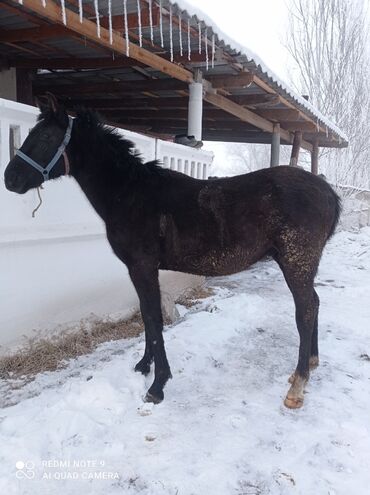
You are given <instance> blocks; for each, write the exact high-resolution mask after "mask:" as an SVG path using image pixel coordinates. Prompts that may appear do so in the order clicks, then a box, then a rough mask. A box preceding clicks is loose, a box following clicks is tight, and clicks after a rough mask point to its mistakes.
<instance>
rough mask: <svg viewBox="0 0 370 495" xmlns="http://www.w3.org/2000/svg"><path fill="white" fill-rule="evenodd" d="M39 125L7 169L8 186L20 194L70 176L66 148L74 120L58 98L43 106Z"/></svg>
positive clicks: (52, 98) (53, 98)
mask: <svg viewBox="0 0 370 495" xmlns="http://www.w3.org/2000/svg"><path fill="white" fill-rule="evenodd" d="M39 108H40V110H41V114H40V117H39V122H38V123H37V124H36V125H35V127H34V128H33V129H32V130H31V132H30V133H29V135H28V136H27V138H26V140H25V141H24V143H23V144H22V146H21V148H20V149H19V150H17V151H16V155H15V156H14V158H13V159H12V160H10V162H9V164H8V166H7V167H6V169H5V173H4V179H5V186H6V188H7V189H9V191H13V192H16V193H19V194H24V193H25V192H27V191H29V190H30V189H33V188H35V187H39V186H40V185H41V184H42V183H43V182H44V181H45V180H48V179H56V178H57V177H60V176H61V175H63V174H68V173H69V160H68V154H67V151H66V148H67V146H68V143H69V139H70V135H71V131H72V122H73V121H72V119H71V118H70V117H68V115H67V112H66V111H65V109H64V108H63V107H62V106H60V105H59V104H58V102H57V101H56V99H55V97H54V96H52V95H50V94H49V95H48V99H47V103H46V104H40V105H39Z"/></svg>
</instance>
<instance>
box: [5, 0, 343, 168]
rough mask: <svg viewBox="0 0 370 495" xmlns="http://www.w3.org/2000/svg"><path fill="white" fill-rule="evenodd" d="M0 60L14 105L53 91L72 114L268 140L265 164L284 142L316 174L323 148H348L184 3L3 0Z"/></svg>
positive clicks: (146, 129) (303, 102) (148, 130)
mask: <svg viewBox="0 0 370 495" xmlns="http://www.w3.org/2000/svg"><path fill="white" fill-rule="evenodd" d="M0 69H1V71H2V72H1V73H0V77H2V79H1V80H2V81H4V80H5V79H6V78H7V80H8V81H13V83H12V82H10V83H9V82H8V83H7V88H8V90H9V91H11V89H12V88H13V92H14V95H15V97H14V96H13V97H14V99H16V100H17V101H19V102H22V103H28V104H32V103H33V101H34V97H35V96H38V95H41V94H44V93H45V92H46V91H50V92H52V93H54V94H55V95H56V96H57V97H58V98H59V99H60V100H62V101H63V102H64V104H65V105H66V107H67V109H68V110H70V111H73V109H74V108H75V107H76V106H78V105H81V104H83V105H86V106H89V107H92V108H96V109H98V110H99V112H100V113H101V114H102V115H103V116H104V117H105V119H106V121H107V122H108V123H110V124H112V125H115V126H117V127H122V128H126V129H129V130H133V131H136V132H141V133H144V134H148V135H152V136H156V137H160V138H162V139H171V138H173V137H174V136H176V135H179V134H185V135H194V136H195V138H196V139H197V140H201V139H203V140H208V141H226V142H241V143H265V144H269V143H270V144H271V165H272V166H274V165H278V164H279V147H280V144H284V145H292V156H291V165H296V164H297V160H298V154H299V149H300V148H304V149H306V150H308V151H310V152H311V156H312V172H314V173H317V171H318V149H319V147H336V148H341V147H346V146H347V145H348V143H347V138H346V136H345V135H344V134H343V132H341V130H340V129H338V128H337V127H336V126H335V124H333V123H332V122H331V121H330V120H328V119H327V118H326V117H325V116H323V115H322V114H321V113H320V112H319V111H318V110H317V109H315V108H314V107H313V106H312V105H311V104H310V103H309V102H308V101H307V99H305V98H304V97H302V96H300V95H298V94H296V93H294V92H293V91H292V90H291V89H290V88H289V87H288V86H287V85H286V84H285V83H283V82H282V81H280V80H279V78H278V77H277V76H276V75H275V74H274V73H273V72H272V71H271V70H270V69H269V68H268V67H267V66H266V65H265V64H264V63H263V62H262V61H261V60H260V59H259V58H258V57H257V56H256V55H255V54H253V53H251V52H249V51H248V50H247V49H246V48H244V47H242V46H240V45H239V44H238V43H236V42H235V41H233V40H231V39H229V38H228V37H227V36H226V35H225V34H223V33H222V32H221V31H220V30H219V29H218V28H217V26H215V24H214V23H213V21H212V20H210V19H209V18H208V17H207V16H206V15H205V14H203V13H200V12H199V11H196V9H194V7H192V6H191V5H189V4H188V3H187V2H185V1H184V0H178V1H177V2H173V1H169V0H2V2H1V5H0ZM4 86H5V84H4V83H3V87H4ZM9 88H10V89H9ZM1 92H2V94H1ZM0 96H3V97H7V95H6V94H5V95H4V89H2V90H0Z"/></svg>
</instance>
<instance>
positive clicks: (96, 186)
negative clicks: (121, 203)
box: [73, 153, 125, 222]
mask: <svg viewBox="0 0 370 495" xmlns="http://www.w3.org/2000/svg"><path fill="white" fill-rule="evenodd" d="M88 156H89V157H90V158H85V160H84V163H83V166H81V167H78V169H77V170H76V171H75V173H74V174H73V175H74V177H75V179H76V181H77V182H78V184H79V185H80V187H81V189H82V190H83V192H84V193H85V195H86V197H87V199H88V200H89V201H90V203H91V205H92V206H93V208H94V209H95V211H96V212H97V213H98V215H100V217H101V218H102V219H103V220H104V221H105V222H106V221H107V220H108V217H109V215H110V213H111V211H112V208H113V206H114V203H115V202H116V200H117V197H118V195H119V194H122V193H123V189H124V184H125V181H124V177H120V176H119V173H118V172H117V170H116V169H115V168H114V167H113V164H112V160H110V158H109V156H107V157H105V159H104V160H103V161H102V163H94V164H92V162H93V160H94V156H93V153H89V155H88ZM82 159H83V158H82ZM122 175H123V174H122Z"/></svg>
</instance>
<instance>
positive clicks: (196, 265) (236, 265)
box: [159, 247, 262, 277]
mask: <svg viewBox="0 0 370 495" xmlns="http://www.w3.org/2000/svg"><path fill="white" fill-rule="evenodd" d="M261 257H262V254H260V253H256V252H251V251H248V250H246V249H243V248H240V247H235V248H224V249H220V250H217V251H216V250H214V251H212V250H211V251H209V252H207V253H202V254H199V253H191V254H184V255H183V256H182V257H181V258H180V257H179V258H178V259H177V260H174V259H173V260H168V261H167V262H166V263H161V266H160V267H159V268H164V269H167V270H174V271H179V272H186V273H193V274H194V275H204V276H208V277H212V276H219V275H231V274H232V273H237V272H240V271H242V270H245V269H246V268H248V267H249V266H250V265H252V264H253V263H255V262H256V261H258V259H260V258H261Z"/></svg>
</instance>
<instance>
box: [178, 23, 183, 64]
mask: <svg viewBox="0 0 370 495" xmlns="http://www.w3.org/2000/svg"><path fill="white" fill-rule="evenodd" d="M179 44H180V57H182V55H183V50H182V19H181V14H179Z"/></svg>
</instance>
